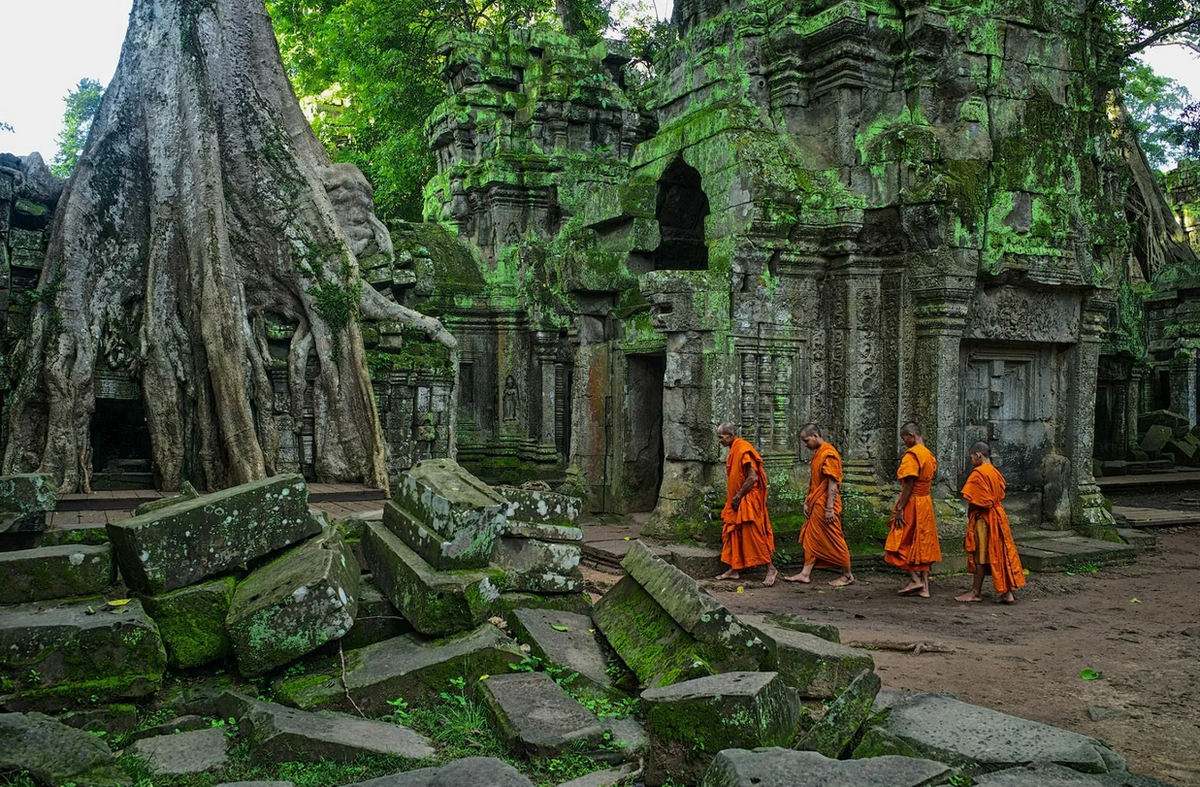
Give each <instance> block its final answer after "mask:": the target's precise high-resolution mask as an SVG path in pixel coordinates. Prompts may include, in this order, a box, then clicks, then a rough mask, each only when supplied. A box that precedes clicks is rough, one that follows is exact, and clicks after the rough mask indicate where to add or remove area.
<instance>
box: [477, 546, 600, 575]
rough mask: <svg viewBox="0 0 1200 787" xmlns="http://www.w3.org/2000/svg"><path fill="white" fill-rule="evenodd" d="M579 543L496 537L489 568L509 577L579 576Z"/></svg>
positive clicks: (580, 553)
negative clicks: (541, 575)
mask: <svg viewBox="0 0 1200 787" xmlns="http://www.w3.org/2000/svg"><path fill="white" fill-rule="evenodd" d="M581 555H582V552H581V551H580V549H579V544H573V543H566V544H564V543H554V542H550V541H542V540H540V539H536V538H507V537H505V538H498V539H496V542H495V544H494V546H493V547H492V565H494V566H496V567H497V568H500V569H503V570H504V571H506V572H507V573H509V574H516V575H518V576H520V575H524V574H559V575H562V576H574V575H576V574H578V573H579V558H580V556H581Z"/></svg>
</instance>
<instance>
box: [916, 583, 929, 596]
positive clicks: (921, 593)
mask: <svg viewBox="0 0 1200 787" xmlns="http://www.w3.org/2000/svg"><path fill="white" fill-rule="evenodd" d="M917 597H918V598H929V588H927V587H925V586H924V585H922V586H921V589H920V591H918V592H917Z"/></svg>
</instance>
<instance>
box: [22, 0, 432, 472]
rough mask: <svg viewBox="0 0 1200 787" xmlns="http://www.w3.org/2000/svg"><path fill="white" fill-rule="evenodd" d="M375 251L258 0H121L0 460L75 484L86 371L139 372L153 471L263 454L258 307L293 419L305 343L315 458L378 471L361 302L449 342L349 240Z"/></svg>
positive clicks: (229, 466) (262, 346) (269, 422)
mask: <svg viewBox="0 0 1200 787" xmlns="http://www.w3.org/2000/svg"><path fill="white" fill-rule="evenodd" d="M391 251H392V249H391V241H390V238H389V237H388V233H387V230H386V228H384V227H383V225H382V224H381V223H380V222H379V221H378V219H376V218H375V215H374V204H373V201H372V199H371V192H370V186H369V185H368V184H367V182H366V180H365V178H363V176H362V174H361V173H359V172H358V170H357V169H355V168H354V167H352V166H350V165H344V164H340V165H331V164H330V161H329V158H328V156H327V155H326V153H325V150H324V149H323V148H322V147H321V145H320V143H319V142H318V141H317V139H316V137H315V136H314V135H313V133H312V131H311V129H310V127H309V125H308V122H307V121H306V119H305V118H304V116H303V114H302V113H301V111H300V107H299V104H298V103H297V101H296V97H295V95H294V93H293V92H292V88H291V85H290V84H289V82H288V80H287V77H286V75H285V73H284V69H283V64H282V61H281V59H280V56H279V51H278V47H277V44H276V42H275V36H274V33H273V31H272V28H271V22H270V19H269V17H268V16H267V13H266V10H265V8H264V5H263V0H135V2H134V4H133V11H132V12H131V14H130V25H129V31H128V33H127V35H126V39H125V44H124V48H123V50H122V54H121V60H120V64H119V66H118V68H117V73H116V75H115V76H114V78H113V81H112V82H111V84H110V86H109V88H108V91H107V92H106V94H105V97H104V101H103V104H102V105H101V107H100V110H99V112H98V114H97V117H96V119H95V121H94V123H93V126H92V130H91V133H90V135H89V138H88V142H87V145H86V146H85V148H84V152H83V154H82V157H81V161H80V163H79V166H78V168H77V170H76V172H75V174H74V176H73V177H72V179H71V180H70V182H69V183H68V185H67V189H66V191H65V192H64V194H63V197H62V199H61V201H60V203H59V208H58V210H57V212H56V214H55V223H54V227H53V231H52V236H51V241H50V246H49V249H48V251H47V257H46V263H45V267H44V269H43V271H42V277H41V281H40V284H39V292H40V299H39V301H38V303H37V305H36V307H35V310H34V313H33V315H32V319H31V323H30V327H29V332H28V334H27V336H26V337H25V339H24V341H23V350H22V357H23V361H22V369H23V371H22V375H21V378H20V382H19V384H18V386H17V387H16V390H15V391H14V395H13V400H12V402H11V404H10V406H9V408H8V409H7V413H8V418H9V440H8V443H7V446H6V449H5V454H4V471H5V472H9V473H11V472H29V471H35V470H36V471H40V472H45V473H49V474H51V475H52V476H54V477H55V478H56V479H57V480H58V482H59V490H60V491H61V492H71V491H77V490H88V489H89V485H90V470H91V461H90V457H91V445H90V443H89V439H90V434H89V432H90V424H91V418H92V414H93V412H94V411H95V390H94V380H95V377H96V373H97V372H98V371H115V372H120V373H128V374H131V375H132V376H133V377H134V379H136V380H138V381H139V382H140V384H141V389H142V396H143V401H144V404H145V412H146V417H147V422H148V426H149V430H150V435H151V443H152V452H153V466H154V468H155V473H156V480H157V482H158V484H159V485H160V487H161V488H163V489H164V490H174V489H177V488H178V487H179V485H180V483H181V482H182V481H183V480H184V479H185V478H186V479H190V480H192V481H193V482H194V483H196V484H197V485H198V486H201V487H202V488H203V487H207V488H210V489H216V488H221V487H225V486H229V485H233V484H238V483H243V482H246V481H249V480H252V479H255V478H259V477H262V476H264V475H269V474H272V473H274V472H275V470H276V462H277V454H278V447H279V443H280V440H279V434H278V428H277V425H276V420H275V418H274V416H273V411H274V408H275V394H274V391H273V390H272V385H271V382H270V375H269V371H270V369H271V368H272V367H273V365H275V364H278V363H280V362H281V359H280V360H273V359H272V357H271V355H270V353H269V352H268V343H267V338H266V331H265V328H264V325H265V323H266V322H267V321H271V322H274V323H280V322H282V323H286V324H289V325H292V326H294V328H295V330H294V332H293V334H292V335H291V337H290V340H289V341H290V347H289V349H288V352H287V358H286V365H287V375H288V380H289V389H290V392H291V408H292V411H293V413H292V415H293V423H295V424H296V428H297V429H298V428H299V423H300V417H299V416H300V409H301V407H302V406H303V401H304V395H303V394H304V391H305V386H306V384H307V383H306V379H305V378H306V371H308V370H307V369H306V366H307V363H308V359H309V358H310V351H312V350H315V356H314V357H315V358H316V363H317V364H318V365H319V369H318V370H317V373H316V379H315V380H312V382H311V384H312V386H313V407H314V410H315V413H314V415H315V434H314V438H313V439H314V445H315V469H316V473H317V476H318V478H319V479H320V480H322V481H330V482H332V481H351V480H357V481H362V482H364V483H367V484H370V485H374V486H379V487H383V488H386V485H387V478H386V471H385V463H384V443H383V439H382V434H381V431H380V428H379V418H378V414H377V412H376V408H375V402H374V398H373V396H372V390H371V383H370V379H369V377H368V373H367V366H366V358H365V353H364V349H363V344H362V337H361V334H360V330H359V325H358V318H359V316H360V315H361V316H364V317H368V318H371V319H389V320H396V321H400V322H404V323H407V324H411V325H414V326H416V327H418V328H419V329H421V330H423V331H425V332H426V333H428V334H429V335H430V336H433V337H435V338H438V339H439V340H441V341H443V342H444V343H446V344H447V345H448V346H450V347H452V348H453V346H454V340H453V338H452V337H450V336H449V334H448V333H446V332H445V330H444V329H443V328H442V326H441V324H440V323H439V322H437V321H436V320H434V319H431V318H428V317H425V316H423V315H421V314H419V313H417V312H414V311H412V310H409V309H406V308H404V307H401V306H399V305H397V304H395V303H393V302H391V301H389V300H387V299H385V298H384V296H383V295H381V294H379V293H378V292H376V291H375V290H374V289H373V288H372V287H370V286H369V285H367V286H362V284H361V281H360V278H359V267H358V257H357V255H358V254H365V253H384V254H391ZM309 376H311V374H310V375H309Z"/></svg>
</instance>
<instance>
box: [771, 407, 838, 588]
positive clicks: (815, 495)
mask: <svg viewBox="0 0 1200 787" xmlns="http://www.w3.org/2000/svg"><path fill="white" fill-rule="evenodd" d="M800 441H801V442H802V443H804V446H805V447H806V448H808V450H810V451H812V452H813V455H812V460H811V467H812V476H811V477H810V479H809V482H808V497H806V498H805V500H804V527H803V528H801V530H800V546H801V547H803V549H804V569H803V570H802V571H801V572H800V573H799V574H796V575H795V576H791V577H784V579H786V580H787V581H788V582H803V583H805V584H808V583H809V582H812V571H813V568H814V567H816V568H832V569H835V570H837V571H841V572H842V575H841V576H840V577H838V578H837V579H835V580H833V581H832V582H830V583H829V584H830V585H833V586H834V587H835V588H836V587H842V586H844V585H851V584H854V574H852V573H851V572H850V549H849V547H847V546H846V537H845V536H844V535H843V534H842V493H841V490H840V487H841V484H842V457H841V455H840V454H838V452H837V449H836V448H834V447H833V446H832V445H831V444H830V443H827V442H825V438H823V437H821V430H820V429H819V428H818V427H817V425H816V424H808V425H806V426H805V427H804V428H803V429H801V430H800Z"/></svg>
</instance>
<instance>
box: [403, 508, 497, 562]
mask: <svg viewBox="0 0 1200 787" xmlns="http://www.w3.org/2000/svg"><path fill="white" fill-rule="evenodd" d="M383 524H384V527H386V528H387V529H388V530H390V531H392V532H393V533H395V534H396V537H397V538H399V539H400V540H401V541H403V542H404V543H405V545H407V546H408V548H409V549H411V550H412V551H414V552H416V553H417V554H418V555H420V556H421V558H422V559H423V560H424V561H425V562H426V563H428V564H429V565H430V567H432V568H434V569H437V570H438V571H453V570H456V569H469V568H484V567H485V566H487V559H486V557H484V556H481V555H480V549H481V548H482V547H480V546H479V545H478V544H474V543H472V541H471V538H472V536H473V537H474V538H476V539H479V538H483V539H485V540H486V541H487V545H488V548H489V549H490V548H491V545H492V544H493V543H494V542H495V532H494V531H487V532H486V533H485V534H483V535H480V534H479V533H474V534H473V533H471V532H469V531H466V530H463V531H460V533H459V536H458V537H457V538H453V539H451V538H446V537H445V536H443V535H441V534H440V533H438V532H436V531H434V530H431V529H429V528H427V527H426V526H425V525H423V524H422V523H421V522H419V521H418V520H417V518H416V517H415V516H413V515H412V514H411V513H409V512H408V511H407V510H406V509H404V508H402V507H401V506H400V505H399V504H398V503H396V502H395V501H394V500H389V501H388V502H387V503H385V504H384V506H383Z"/></svg>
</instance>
